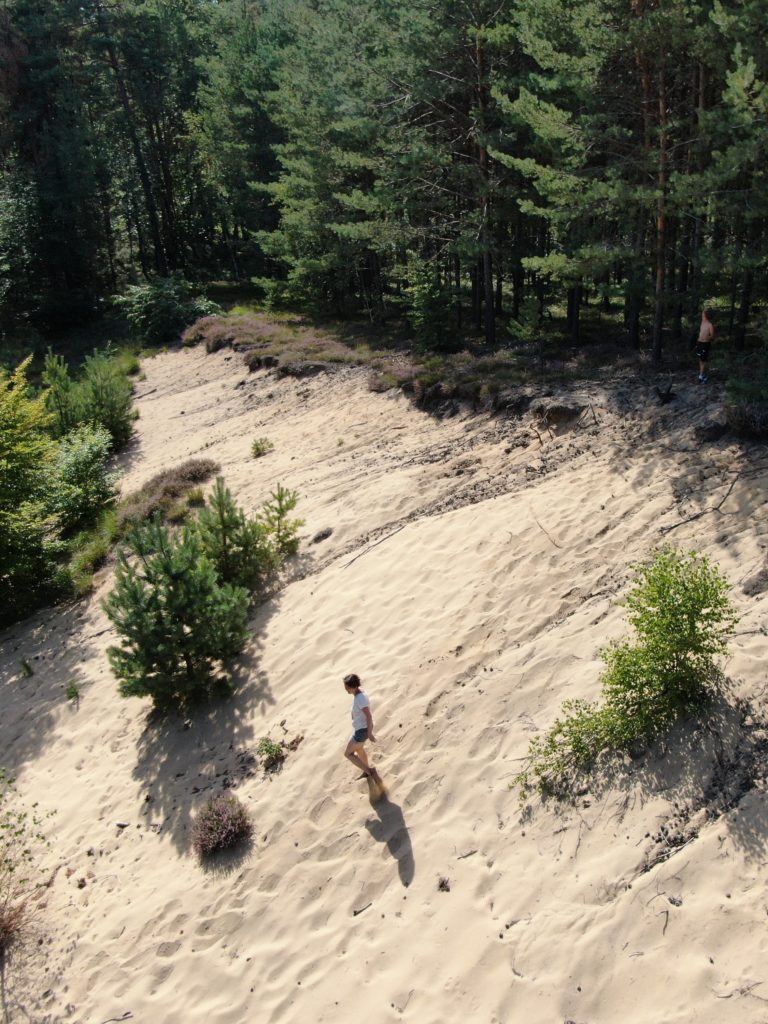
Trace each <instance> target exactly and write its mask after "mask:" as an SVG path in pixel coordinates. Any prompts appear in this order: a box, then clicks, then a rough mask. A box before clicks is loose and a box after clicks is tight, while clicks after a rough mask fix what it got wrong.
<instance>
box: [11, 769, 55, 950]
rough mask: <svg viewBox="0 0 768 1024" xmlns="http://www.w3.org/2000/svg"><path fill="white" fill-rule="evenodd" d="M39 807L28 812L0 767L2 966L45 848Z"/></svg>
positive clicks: (21, 923)
mask: <svg viewBox="0 0 768 1024" xmlns="http://www.w3.org/2000/svg"><path fill="white" fill-rule="evenodd" d="M42 824H43V823H42V820H41V819H40V817H39V816H38V814H37V805H33V806H32V808H31V809H30V810H24V809H23V808H22V807H21V806H20V805H19V803H18V797H17V794H16V790H15V785H14V779H13V778H12V777H11V776H10V775H9V774H8V773H7V771H6V770H5V769H3V768H0V963H1V962H2V959H3V956H4V954H5V953H6V951H7V950H8V949H9V948H10V946H11V945H12V944H13V942H14V940H15V939H16V938H17V937H18V934H19V932H20V931H21V929H22V927H23V924H24V918H25V916H26V915H27V914H28V912H29V898H30V895H31V892H32V885H33V880H32V877H33V875H34V869H35V861H36V859H37V855H38V853H39V852H40V850H41V849H42V848H43V847H45V846H46V845H47V844H46V839H45V836H44V835H43V833H42V831H41V828H42Z"/></svg>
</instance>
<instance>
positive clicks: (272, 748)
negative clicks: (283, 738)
mask: <svg viewBox="0 0 768 1024" xmlns="http://www.w3.org/2000/svg"><path fill="white" fill-rule="evenodd" d="M256 753H257V754H258V755H259V757H260V758H261V761H262V764H263V765H264V771H265V772H274V771H276V770H277V769H278V768H279V767H280V766H281V765H282V763H283V761H284V760H285V750H284V749H283V745H282V743H276V742H275V741H274V740H271V739H270V738H269V736H262V738H261V739H260V740H259V743H258V746H257V747H256Z"/></svg>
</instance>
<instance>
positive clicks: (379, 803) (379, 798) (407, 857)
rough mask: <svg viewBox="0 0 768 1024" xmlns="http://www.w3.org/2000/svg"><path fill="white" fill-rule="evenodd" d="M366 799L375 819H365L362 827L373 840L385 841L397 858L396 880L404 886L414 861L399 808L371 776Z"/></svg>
mask: <svg viewBox="0 0 768 1024" xmlns="http://www.w3.org/2000/svg"><path fill="white" fill-rule="evenodd" d="M368 799H369V800H370V803H371V807H372V808H373V809H374V811H375V812H376V814H377V815H378V820H376V819H374V818H369V819H368V821H366V823H365V827H366V828H367V829H368V832H369V833H370V835H371V837H372V838H373V839H375V840H376V842H377V843H386V844H387V849H388V850H389V852H390V853H391V854H392V856H393V857H394V858H395V860H396V861H397V870H398V873H399V875H400V881H401V882H402V884H403V885H404V886H405V887H406V888H407V887H408V886H409V885H410V884H411V882H412V881H413V877H414V875H415V874H416V862H415V861H414V859H413V846H412V845H411V837H410V835H409V833H408V827H407V826H406V824H405V818H404V817H403V811H402V809H401V808H400V807H399V806H398V805H397V804H396V803H393V801H392V800H390V799H389V794H388V793H387V790H386V788H385V787H384V786H383V785H382V784H381V783H377V782H375V781H374V780H373V779H371V778H369V779H368Z"/></svg>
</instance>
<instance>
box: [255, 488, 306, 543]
mask: <svg viewBox="0 0 768 1024" xmlns="http://www.w3.org/2000/svg"><path fill="white" fill-rule="evenodd" d="M298 501H299V496H298V494H297V493H296V491H289V490H288V489H287V488H286V487H283V486H282V484H278V485H277V490H275V491H272V494H271V495H270V500H269V501H267V502H265V504H264V506H263V507H262V510H261V518H262V520H263V522H264V524H265V525H266V527H267V530H268V531H269V533H270V534H271V535H272V537H273V538H274V542H275V546H276V548H277V551H278V553H279V554H280V555H281V556H282V557H283V558H285V557H287V556H288V555H295V554H296V552H297V551H298V550H299V536H298V535H299V530H300V529H301V527H302V526H303V525H304V520H303V519H289V518H288V517H289V515H290V513H291V512H293V510H294V509H295V508H296V505H297V504H298Z"/></svg>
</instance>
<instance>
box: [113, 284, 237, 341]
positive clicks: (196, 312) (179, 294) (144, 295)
mask: <svg viewBox="0 0 768 1024" xmlns="http://www.w3.org/2000/svg"><path fill="white" fill-rule="evenodd" d="M115 301H116V303H117V305H118V306H119V307H120V308H121V309H122V310H123V312H124V313H125V315H126V317H127V318H128V320H129V322H130V323H131V326H132V327H133V329H134V331H135V333H136V335H137V337H139V338H141V339H142V341H145V342H147V343H149V344H153V345H160V344H163V343H164V342H169V341H176V340H177V339H178V338H179V336H180V334H181V332H182V331H183V330H184V328H185V327H187V326H188V325H189V324H191V323H194V321H195V320H199V319H200V317H204V316H211V315H212V314H215V313H220V312H221V310H220V308H219V307H218V306H217V305H216V303H215V302H210V301H209V300H208V299H206V298H205V296H204V295H202V294H201V293H200V290H199V288H198V286H197V285H195V284H192V283H191V282H190V281H186V280H185V279H184V278H183V277H182V276H181V275H180V274H173V275H172V276H171V277H158V278H155V280H154V281H150V282H149V284H142V285H134V286H133V287H131V288H129V289H128V291H127V292H126V294H125V295H123V296H120V298H118V299H116V300H115Z"/></svg>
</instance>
